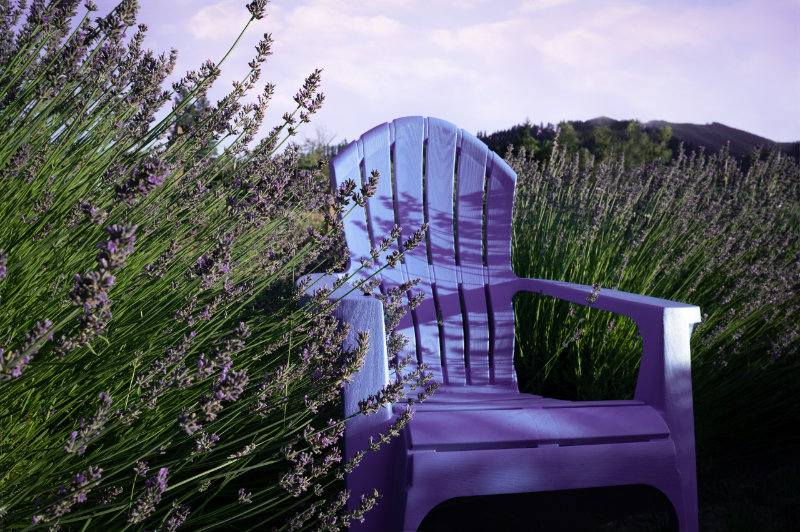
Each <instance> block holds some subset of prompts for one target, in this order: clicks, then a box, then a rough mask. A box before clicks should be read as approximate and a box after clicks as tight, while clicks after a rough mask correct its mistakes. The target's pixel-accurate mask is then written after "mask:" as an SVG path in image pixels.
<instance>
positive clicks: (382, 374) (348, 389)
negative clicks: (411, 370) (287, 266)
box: [298, 274, 392, 432]
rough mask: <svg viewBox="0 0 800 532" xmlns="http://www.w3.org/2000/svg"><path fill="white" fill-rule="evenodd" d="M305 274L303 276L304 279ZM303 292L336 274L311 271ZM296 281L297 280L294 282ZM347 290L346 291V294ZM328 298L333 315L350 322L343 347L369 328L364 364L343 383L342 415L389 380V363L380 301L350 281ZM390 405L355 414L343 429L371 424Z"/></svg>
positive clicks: (331, 281) (328, 282) (382, 417)
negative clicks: (334, 307) (367, 294)
mask: <svg viewBox="0 0 800 532" xmlns="http://www.w3.org/2000/svg"><path fill="white" fill-rule="evenodd" d="M308 277H309V276H306V277H304V279H306V278H308ZM310 277H311V278H312V280H311V284H310V286H309V288H308V289H307V291H306V293H307V294H313V293H315V292H316V291H317V290H319V289H320V288H322V287H325V286H327V287H329V288H330V287H333V285H334V283H336V281H337V280H338V279H339V277H338V276H336V275H324V274H312V275H311V276H310ZM298 284H299V282H298ZM348 292H349V294H348ZM328 300H330V301H337V300H338V304H337V306H336V309H335V310H334V311H333V312H332V314H333V315H334V316H336V317H337V318H338V319H340V320H341V321H343V322H346V323H348V324H350V332H349V334H348V335H347V338H346V339H345V341H344V348H345V349H352V348H354V347H355V346H356V336H357V334H358V331H369V332H370V338H369V351H368V353H367V357H366V359H365V361H364V366H363V367H362V368H361V370H360V371H359V372H358V373H356V375H355V376H354V378H353V380H352V381H351V382H350V383H349V384H347V385H345V387H344V390H343V393H342V397H343V403H344V416H345V417H348V416H351V415H353V414H355V413H356V412H358V410H359V408H358V402H359V401H360V400H362V399H365V398H366V397H368V396H369V395H371V394H374V393H376V392H377V391H378V390H380V389H381V388H382V387H383V386H385V385H386V384H388V383H389V363H388V360H387V355H386V334H385V331H384V324H383V304H382V303H381V302H380V301H379V300H378V299H375V298H374V297H369V296H365V295H364V294H363V293H362V292H361V291H360V290H353V287H352V285H350V284H344V285H343V286H341V287H340V288H338V289H336V290H335V291H333V292H331V294H330V295H329V296H328ZM391 414H392V413H391V408H390V406H389V405H387V406H384V407H383V408H381V410H380V411H379V412H377V413H375V414H371V415H370V416H358V417H356V418H353V419H352V420H350V421H348V422H347V430H348V431H353V432H359V431H360V430H361V429H362V428H366V427H367V426H372V425H374V424H377V423H379V422H382V421H386V420H388V419H389V418H390V417H391Z"/></svg>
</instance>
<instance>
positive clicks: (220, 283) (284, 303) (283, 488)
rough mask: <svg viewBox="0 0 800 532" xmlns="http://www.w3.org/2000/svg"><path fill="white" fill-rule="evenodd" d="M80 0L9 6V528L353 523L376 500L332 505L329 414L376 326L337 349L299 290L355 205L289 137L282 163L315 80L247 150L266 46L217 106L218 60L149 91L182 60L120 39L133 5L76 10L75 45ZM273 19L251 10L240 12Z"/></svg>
mask: <svg viewBox="0 0 800 532" xmlns="http://www.w3.org/2000/svg"><path fill="white" fill-rule="evenodd" d="M78 4H79V2H78V0H59V1H52V2H49V3H46V2H44V1H42V0H34V1H33V2H32V4H31V5H30V8H29V9H27V10H26V9H25V5H24V3H19V4H18V5H17V6H13V5H12V4H11V2H9V1H3V2H1V3H0V6H2V7H3V10H2V13H0V17H1V18H0V61H1V62H2V65H3V67H2V70H0V101H2V105H1V106H0V126H1V127H0V248H1V249H0V390H1V391H2V397H3V401H2V402H1V403H0V501H1V502H0V525H2V527H3V528H4V529H5V528H8V529H16V528H24V527H26V526H30V525H35V526H38V527H45V526H49V527H52V528H58V527H59V526H64V527H67V528H76V529H77V528H81V529H84V530H85V529H87V528H89V527H91V529H95V528H101V527H112V528H125V527H131V528H136V529H141V528H143V527H145V526H146V527H148V528H149V529H154V528H159V529H161V530H174V529H175V528H177V527H178V526H180V525H181V524H182V523H184V522H185V523H186V525H184V526H185V528H189V529H192V530H202V529H206V528H214V527H229V526H233V523H234V521H236V522H239V523H242V522H248V520H249V523H250V524H254V523H255V524H259V523H260V524H261V525H265V526H266V525H270V526H272V525H275V526H282V527H288V528H293V527H298V526H310V524H314V523H317V524H318V525H319V526H329V527H331V528H338V527H340V526H342V525H343V524H346V523H347V520H348V519H350V518H358V517H360V516H361V515H362V514H363V513H364V511H366V510H367V509H368V508H369V507H370V506H371V505H372V504H373V502H374V499H371V498H367V499H365V500H364V501H362V503H363V504H362V506H361V508H357V509H355V510H353V511H350V512H349V513H348V510H347V508H346V507H345V503H346V502H347V498H348V494H347V492H343V491H341V482H340V479H341V475H342V472H343V471H344V470H345V469H346V468H350V467H354V466H355V465H356V464H355V463H344V462H343V460H342V456H341V451H340V448H339V445H338V440H339V437H340V436H341V433H342V430H343V420H342V419H340V418H341V416H340V415H339V412H338V410H337V402H336V401H337V397H338V393H339V390H340V389H341V387H342V385H343V383H344V382H345V381H346V380H347V379H349V377H350V375H351V374H352V373H353V372H354V371H356V370H357V368H358V367H359V365H360V363H361V361H362V359H363V354H364V350H365V349H366V346H367V341H368V336H367V335H361V336H360V337H359V342H358V345H357V346H356V348H355V349H354V350H352V351H346V350H343V349H342V348H341V347H340V344H341V340H342V339H343V338H344V335H346V334H347V328H346V327H342V326H340V325H339V324H338V323H337V322H336V320H334V319H333V318H332V317H331V316H330V315H329V312H328V311H329V310H330V306H328V305H320V304H319V301H317V302H316V303H313V302H312V304H311V305H309V306H307V307H306V308H305V309H303V308H300V307H299V306H298V305H297V298H296V297H295V295H294V294H293V292H292V290H291V288H292V287H293V283H294V281H295V278H297V277H298V276H299V275H300V274H302V273H303V272H305V271H307V270H309V269H310V268H312V267H313V266H314V265H315V264H318V263H320V262H323V261H325V262H327V263H328V264H329V265H330V258H329V257H324V256H321V253H323V252H325V251H326V250H327V249H329V248H330V246H331V245H332V244H333V243H334V242H337V241H338V240H337V239H338V238H339V237H338V233H337V231H338V230H339V229H338V228H339V224H338V221H337V219H336V216H335V214H337V213H339V212H340V211H341V210H342V204H345V203H347V202H349V201H351V200H352V199H353V198H354V197H356V195H357V194H358V192H357V191H356V190H355V187H353V188H352V190H347V191H344V190H343V191H339V193H338V195H337V197H333V196H331V195H330V194H329V193H327V191H326V190H324V189H323V188H322V187H321V186H320V185H319V182H320V179H319V175H318V173H319V172H318V170H317V169H311V170H300V169H299V168H298V162H299V158H300V155H299V152H298V149H297V147H296V146H293V145H290V146H289V147H288V148H286V150H285V151H284V152H282V153H280V154H278V152H277V150H278V149H279V148H280V147H281V146H282V144H283V143H284V142H285V141H286V139H287V138H289V137H291V136H292V135H293V134H294V133H295V131H296V127H298V125H299V124H302V123H305V122H308V121H309V119H310V115H311V114H313V113H314V112H315V111H316V110H317V109H318V108H319V106H320V105H321V104H322V102H323V95H322V94H321V93H319V92H318V87H319V83H320V71H315V72H314V73H312V74H311V75H310V76H309V77H308V78H307V79H306V81H305V83H304V85H303V87H302V88H301V89H300V91H299V92H298V93H297V95H296V96H295V101H296V103H297V107H296V108H295V110H294V111H293V112H292V113H287V114H286V115H284V117H283V122H282V123H280V124H279V125H277V126H276V127H274V128H273V129H272V130H271V131H270V132H269V133H268V134H267V135H266V136H265V137H264V138H263V139H262V140H260V141H257V142H256V141H255V139H256V135H257V132H258V131H259V128H260V126H261V123H262V121H263V118H264V113H265V110H266V108H267V105H268V102H269V100H270V97H271V96H272V93H273V90H274V87H273V86H272V85H271V84H267V85H266V86H265V88H264V90H263V92H262V94H261V95H260V96H258V98H257V100H256V101H255V103H248V102H245V101H244V100H243V98H244V96H245V94H246V93H247V92H248V91H249V90H251V89H253V87H254V86H255V84H256V82H257V80H258V79H259V76H260V73H261V67H262V64H263V63H264V61H265V60H266V59H267V57H268V56H269V55H270V45H271V42H272V39H271V36H270V35H269V34H266V35H264V38H263V39H262V40H261V42H260V43H259V44H258V46H257V47H256V54H255V58H254V59H253V61H251V62H250V63H249V66H250V71H249V72H248V74H247V75H246V76H245V77H244V78H243V79H242V80H241V81H239V82H237V83H236V84H235V85H234V89H233V91H232V92H231V93H229V94H228V95H227V96H226V97H225V98H223V99H221V100H220V101H218V102H216V104H215V105H210V104H209V103H208V102H207V100H206V99H205V96H206V94H207V92H208V89H209V87H210V86H211V84H212V83H213V82H214V80H215V79H217V77H218V76H219V74H220V67H221V64H222V63H223V62H224V60H225V58H227V57H228V55H229V54H230V51H228V54H226V55H225V56H224V57H223V60H222V61H220V63H218V64H215V63H212V62H207V63H205V64H203V65H202V66H201V67H200V69H198V70H197V71H193V72H189V73H187V75H186V76H185V77H184V78H182V79H181V80H180V81H178V82H176V83H175V84H174V85H173V86H172V90H164V89H162V88H161V85H162V82H163V81H164V79H165V78H166V76H167V75H168V74H169V72H170V71H171V69H172V67H173V65H174V61H175V57H176V52H175V51H174V50H173V51H172V53H170V54H169V55H165V54H162V55H158V56H157V55H155V54H153V53H152V52H150V51H143V49H142V43H143V40H144V37H145V33H146V31H147V28H146V27H144V26H141V25H140V26H138V27H137V28H134V30H135V32H134V34H133V36H132V37H131V38H130V39H126V34H127V31H128V30H129V29H131V28H133V26H134V24H135V16H136V11H137V3H136V1H135V0H123V1H122V2H121V3H120V4H119V5H118V6H117V7H116V8H115V9H113V10H112V11H111V12H110V13H109V14H108V15H106V16H104V17H99V18H96V19H95V20H94V21H92V19H91V16H90V15H91V13H92V11H95V10H96V9H97V8H96V7H95V6H94V3H93V2H91V1H87V2H86V3H85V8H86V9H85V13H84V15H83V18H82V19H81V20H80V21H79V22H78V23H77V24H76V25H75V26H74V29H73V30H72V31H70V20H71V19H72V18H73V16H75V15H76V14H77V13H78V10H79V5H78ZM265 5H266V0H256V1H253V2H250V3H249V4H248V5H247V8H248V10H249V11H250V13H251V15H252V16H251V19H250V22H252V20H254V19H256V18H260V17H262V16H263V15H264V9H265ZM23 19H24V22H23ZM249 24H250V23H248V26H249ZM246 29H247V28H246V27H245V30H246ZM245 30H243V32H244V31H245ZM240 37H241V35H240ZM237 42H238V39H237ZM234 46H235V44H234ZM176 95H178V97H177V98H176V97H175V96H176ZM173 98H174V99H175V103H174V104H173V107H172V110H171V112H170V113H169V114H168V115H167V116H166V117H165V118H163V119H162V120H160V121H158V122H156V121H155V120H154V117H155V116H156V113H157V111H158V109H159V108H160V107H161V106H162V105H163V104H165V103H167V102H169V101H170V100H172V99H173ZM197 102H200V103H199V104H197V105H195V104H196V103H197ZM198 109H199V110H200V111H199V112H197V113H195V111H197V110H198ZM187 113H194V114H192V115H191V120H182V117H184V116H185V115H186V114H187ZM178 121H180V123H181V124H182V128H181V134H180V135H175V134H173V135H170V132H173V133H174V132H175V131H177V128H175V127H174V126H175V124H176V123H177V122H178ZM250 145H253V147H249V146H250ZM217 154H218V155H217ZM362 192H364V191H362ZM359 198H360V196H359ZM337 202H338V203H337ZM318 216H323V217H325V219H326V223H325V224H324V225H325V227H330V228H331V230H329V231H328V232H327V233H324V234H323V233H320V232H319V231H317V230H315V229H313V228H312V227H311V225H310V224H309V221H308V220H309V218H310V217H318ZM339 259H340V260H341V257H339ZM322 295H324V292H323V293H322ZM320 297H322V296H320ZM318 299H319V298H318ZM302 522H305V523H306V524H305V525H302ZM241 526H244V525H241Z"/></svg>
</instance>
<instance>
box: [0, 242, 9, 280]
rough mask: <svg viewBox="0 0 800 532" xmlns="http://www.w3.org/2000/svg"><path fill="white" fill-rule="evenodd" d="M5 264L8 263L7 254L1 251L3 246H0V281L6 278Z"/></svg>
mask: <svg viewBox="0 0 800 532" xmlns="http://www.w3.org/2000/svg"><path fill="white" fill-rule="evenodd" d="M6 264H8V255H6V254H5V253H3V248H0V281H2V280H3V279H5V278H6V271H7V269H6Z"/></svg>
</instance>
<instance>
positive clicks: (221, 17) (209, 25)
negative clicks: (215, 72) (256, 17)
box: [187, 0, 250, 41]
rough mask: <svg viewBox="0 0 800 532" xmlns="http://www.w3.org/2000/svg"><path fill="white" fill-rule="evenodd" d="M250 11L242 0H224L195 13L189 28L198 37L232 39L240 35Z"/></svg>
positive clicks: (190, 20)
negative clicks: (242, 4) (239, 0)
mask: <svg viewBox="0 0 800 532" xmlns="http://www.w3.org/2000/svg"><path fill="white" fill-rule="evenodd" d="M249 18H250V13H248V12H247V10H246V9H243V8H242V6H241V2H238V1H235V0H223V1H221V2H217V3H215V4H212V5H209V6H206V7H204V8H202V9H201V10H200V11H198V12H197V13H195V14H194V15H193V16H192V17H191V18H190V19H189V20H188V23H187V29H188V31H189V33H191V34H192V35H193V36H194V37H195V38H196V39H209V40H214V41H218V40H230V38H231V36H232V35H234V36H235V35H238V34H239V32H240V31H241V30H242V28H243V27H244V25H245V24H247V21H248V20H249Z"/></svg>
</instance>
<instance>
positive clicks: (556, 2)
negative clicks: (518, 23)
mask: <svg viewBox="0 0 800 532" xmlns="http://www.w3.org/2000/svg"><path fill="white" fill-rule="evenodd" d="M571 2H573V0H527V1H526V2H523V3H522V6H521V7H520V11H522V12H523V13H528V12H531V11H542V10H544V9H550V8H553V7H558V6H561V5H564V4H569V3H571Z"/></svg>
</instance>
